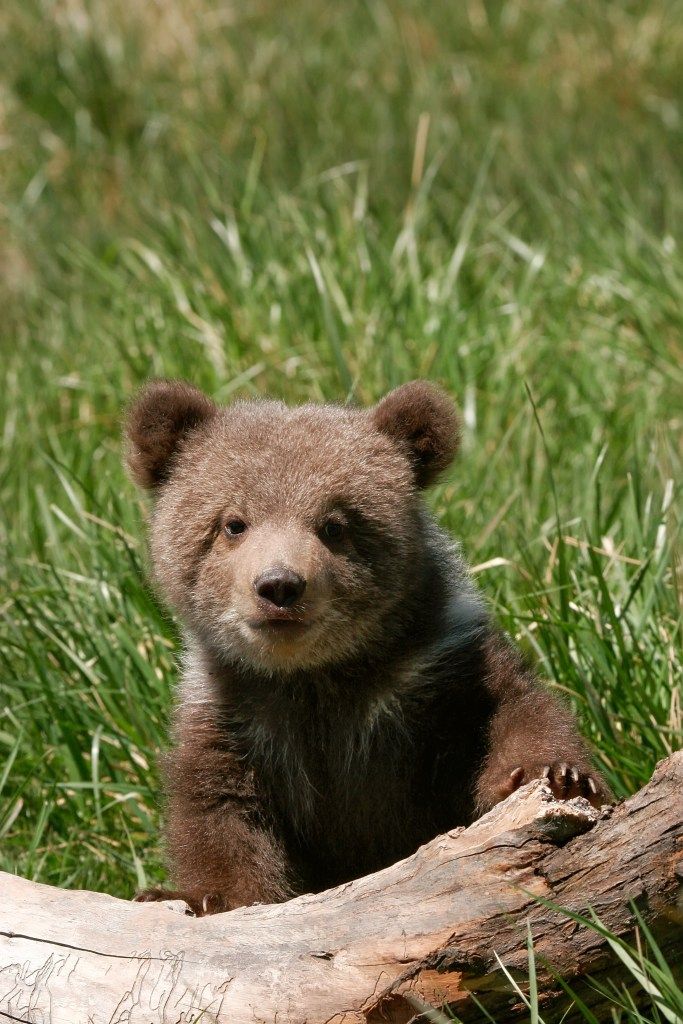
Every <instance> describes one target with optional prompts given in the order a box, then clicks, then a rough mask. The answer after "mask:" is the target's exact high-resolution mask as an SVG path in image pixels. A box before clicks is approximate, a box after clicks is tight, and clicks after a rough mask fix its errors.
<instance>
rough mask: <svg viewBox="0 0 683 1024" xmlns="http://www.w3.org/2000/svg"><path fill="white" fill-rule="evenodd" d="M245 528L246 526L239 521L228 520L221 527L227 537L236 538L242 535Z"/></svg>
mask: <svg viewBox="0 0 683 1024" xmlns="http://www.w3.org/2000/svg"><path fill="white" fill-rule="evenodd" d="M246 528H247V524H246V523H243V522H242V520H241V519H230V520H229V522H227V523H226V524H225V526H224V527H223V529H224V530H225V532H226V533H227V535H228V537H238V536H239V534H240V533H244V531H245V530H246Z"/></svg>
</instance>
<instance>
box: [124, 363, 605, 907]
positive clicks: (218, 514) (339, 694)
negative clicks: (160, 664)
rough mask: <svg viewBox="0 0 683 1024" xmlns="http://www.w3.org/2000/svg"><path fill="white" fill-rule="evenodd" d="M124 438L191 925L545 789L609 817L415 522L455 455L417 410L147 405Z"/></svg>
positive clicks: (442, 404)
mask: <svg viewBox="0 0 683 1024" xmlns="http://www.w3.org/2000/svg"><path fill="white" fill-rule="evenodd" d="M128 439H129V455H128V458H129V464H130V465H131V469H132V472H133V475H134V476H135V478H136V479H137V480H138V481H139V482H140V483H142V484H143V485H144V486H147V487H150V488H152V489H153V491H154V494H155V508H154V514H153V520H152V529H151V537H152V554H153V562H154V570H155V576H156V579H157V582H158V584H159V586H160V588H161V590H162V592H163V593H164V595H165V596H166V598H167V600H168V601H169V602H170V604H171V605H172V606H173V607H174V608H175V610H176V611H177V612H178V613H179V614H180V616H181V619H182V621H183V624H184V627H185V633H186V653H185V671H184V675H183V680H182V683H181V688H180V694H179V699H178V705H177V711H176V724H175V736H174V740H175V743H174V747H173V749H172V751H171V752H170V753H169V755H168V756H167V758H166V778H167V794H168V815H167V839H168V854H169V860H170V865H171V870H172V874H173V881H174V884H175V885H176V887H177V892H178V893H179V894H181V895H183V896H184V897H185V898H187V899H188V901H189V902H190V903H191V905H192V906H193V907H194V908H195V910H196V911H197V912H198V913H211V912H215V911H217V910H223V909H230V908H232V907H235V906H240V905H243V904H248V903H253V902H274V901H278V900H282V899H285V898H287V897H288V896H290V895H293V894H295V893H297V892H302V891H308V890H320V889H323V888H326V887H328V886H331V885H334V884H337V883H339V882H343V881H346V880H348V879H350V878H353V877H357V876H358V875H361V874H365V873H367V872H369V871H372V870H376V869H378V868H381V867H383V866H385V865H386V864H389V863H391V862H392V861H394V860H397V859H399V858H400V857H403V856H406V855H407V854H409V853H410V852H412V851H413V850H414V849H415V848H416V847H417V846H418V845H420V844H421V843H423V842H425V841H427V840H428V839H430V838H432V837H433V836H434V835H436V834H438V833H439V832H442V831H445V830H447V829H450V828H453V827H454V826H457V825H461V824H467V823H468V822H470V821H471V820H472V819H473V818H474V817H475V816H476V815H477V814H478V813H481V812H482V811H484V810H486V809H488V808H489V807H491V806H493V804H495V803H496V802H497V801H498V800H500V799H503V798H504V797H505V796H506V795H507V794H508V793H510V792H512V790H513V789H514V788H516V786H518V785H520V784H521V783H522V782H524V781H527V780H528V779H531V778H534V777H537V776H540V775H541V774H543V773H544V772H545V774H547V776H548V778H549V781H550V784H551V786H552V788H553V789H554V791H555V792H556V793H557V795H558V796H569V795H574V794H576V793H583V794H584V795H586V796H587V797H588V798H589V799H591V800H592V801H593V802H594V803H599V802H600V801H602V800H605V799H607V798H608V796H609V794H608V791H607V789H606V787H605V785H604V783H603V782H602V780H600V778H599V776H597V775H596V774H595V773H594V772H592V770H591V768H590V763H589V759H588V756H587V752H586V750H585V747H584V745H583V743H582V741H581V740H580V738H579V737H578V735H577V732H576V729H575V727H574V724H573V722H572V719H571V717H570V715H569V714H568V712H567V711H566V709H565V708H564V707H563V706H562V705H561V704H560V703H559V702H558V701H557V700H556V699H555V698H554V697H553V696H552V695H551V694H549V693H548V692H547V691H546V690H545V689H543V688H542V687H540V686H539V685H538V683H537V681H536V679H535V677H534V675H533V673H532V672H531V671H530V670H529V669H528V668H526V667H525V666H524V665H523V664H522V662H521V660H520V657H519V655H518V654H517V653H516V652H515V650H514V649H513V648H512V647H511V645H510V644H509V643H508V641H507V640H505V639H504V638H503V637H502V636H501V635H500V634H499V633H498V632H497V631H496V630H495V628H494V627H493V626H492V624H491V623H490V621H489V617H488V615H487V613H486V611H485V608H484V606H483V604H482V602H481V600H480V598H479V597H478V595H477V593H476V591H475V590H474V588H473V585H472V583H471V582H470V580H469V578H468V576H467V573H466V570H465V568H464V566H463V563H462V562H461V560H460V557H459V555H458V553H457V551H456V550H454V548H453V545H452V543H451V542H450V541H449V539H448V538H447V537H446V536H445V534H444V533H443V532H442V531H441V530H439V529H438V527H437V526H436V524H435V523H434V522H433V520H432V519H431V517H430V516H429V514H428V513H427V511H426V509H425V508H424V506H423V504H422V500H421V497H420V494H419V490H420V488H422V487H424V486H426V485H427V484H428V483H430V482H432V481H433V480H434V479H435V477H436V476H437V474H438V472H439V471H440V470H442V469H443V468H445V466H446V465H447V464H448V462H449V461H450V459H451V458H452V457H453V455H454V453H455V450H456V447H457V421H456V417H455V412H454V410H453V408H452V405H451V403H450V401H449V399H448V398H447V397H446V395H445V394H444V393H443V392H441V391H440V390H439V389H437V388H435V387H434V386H433V385H429V384H427V383H425V382H413V383H412V384H409V385H405V386H404V387H402V388H399V389H397V390H396V391H394V392H392V393H391V394H390V395H388V396H387V397H386V398H385V399H383V401H382V402H380V403H379V404H378V405H377V406H376V407H375V408H374V409H371V410H367V411H365V410H358V409H351V408H345V407H339V406H315V405H308V406H302V407H300V408H295V409H288V408H287V407H286V406H284V405H282V404H280V403H276V402H242V403H236V404H235V405H233V406H231V407H229V408H227V409H224V408H218V407H216V406H214V405H213V403H211V402H210V401H209V399H207V398H205V397H204V396H203V395H202V394H201V392H198V391H196V389H194V388H191V387H190V386H189V385H185V384H181V383H177V384H174V383H173V382H162V383H158V384H151V385H148V386H147V388H146V389H145V390H144V391H143V392H142V395H141V397H140V398H139V399H138V402H137V403H136V404H135V405H134V406H133V408H132V411H131V414H130V419H129V428H128ZM330 523H333V524H335V526H334V529H333V531H332V533H330V534H329V535H328V533H327V532H326V531H328V528H329V524H330ZM235 524H237V527H235ZM240 524H241V525H240ZM226 528H227V529H226ZM283 572H286V573H287V574H288V575H287V578H289V577H291V578H294V579H298V580H300V581H302V582H303V585H304V590H303V593H301V594H298V593H297V596H296V599H295V600H292V602H291V604H289V603H288V604H286V605H285V604H284V603H283V604H282V605H277V606H276V605H274V604H273V603H272V601H271V600H270V598H269V597H268V596H267V595H269V594H272V591H271V590H267V589H266V590H264V591H263V592H261V591H260V590H259V581H261V580H263V579H265V578H266V577H268V578H269V579H270V576H271V575H272V574H273V573H275V574H276V575H277V573H283ZM282 578H283V579H285V577H284V576H283V577H282ZM278 593H279V591H278ZM264 595H266V596H264ZM163 895H164V890H151V891H148V892H147V893H146V894H142V896H141V897H140V898H143V899H158V898H162V897H163Z"/></svg>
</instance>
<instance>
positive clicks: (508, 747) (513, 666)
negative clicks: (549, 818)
mask: <svg viewBox="0 0 683 1024" xmlns="http://www.w3.org/2000/svg"><path fill="white" fill-rule="evenodd" d="M484 665H485V686H486V689H487V690H488V692H489V695H490V696H491V697H492V698H493V700H494V705H493V713H492V715H491V719H490V722H489V728H488V736H487V750H488V752H487V755H486V758H485V760H484V763H483V766H482V769H481V772H480V774H479V777H478V779H477V782H476V800H477V809H478V810H479V812H480V813H483V812H484V811H487V810H489V809H490V808H491V807H493V806H494V805H495V804H497V803H498V802H499V801H501V800H504V799H505V798H506V797H508V796H510V794H511V793H513V792H514V791H515V790H516V789H518V788H519V787H520V786H522V785H524V784H525V783H527V782H531V781H532V780H533V779H540V778H543V779H545V780H546V781H547V783H548V785H549V786H550V788H551V790H552V792H553V794H554V795H555V797H557V798H558V799H561V800H569V799H571V798H573V797H575V796H583V797H585V798H586V799H587V800H589V801H590V803H591V804H592V805H593V806H594V807H600V806H601V805H602V804H604V803H609V802H611V801H612V799H613V797H612V794H611V793H610V791H609V788H608V787H607V785H606V783H605V782H604V780H603V779H602V778H601V776H600V774H599V773H598V772H597V771H595V769H594V768H593V767H592V766H591V763H590V758H589V755H588V752H587V749H586V746H585V744H584V742H583V740H582V739H581V737H580V736H579V733H578V731H577V728H576V724H575V722H574V720H573V717H572V715H571V713H570V712H569V710H568V709H567V708H566V707H564V705H563V704H562V703H561V702H560V701H559V700H557V699H556V698H555V696H554V695H553V694H551V693H549V692H548V691H547V690H545V689H544V688H543V687H542V686H541V685H540V684H539V682H538V681H537V680H536V678H535V677H534V675H533V673H532V672H530V671H529V670H528V669H527V668H526V667H525V666H524V664H523V662H522V659H521V658H520V656H519V654H518V653H517V652H516V651H515V650H514V648H512V646H511V645H510V644H509V643H508V642H507V641H506V640H505V639H504V638H503V637H501V636H498V635H495V634H494V635H492V636H491V637H490V638H489V639H488V640H487V642H486V644H485V648H484Z"/></svg>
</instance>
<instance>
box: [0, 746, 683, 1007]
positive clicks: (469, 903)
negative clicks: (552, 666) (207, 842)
mask: <svg viewBox="0 0 683 1024" xmlns="http://www.w3.org/2000/svg"><path fill="white" fill-rule="evenodd" d="M682 819H683V753H678V754H675V755H673V756H672V757H670V758H669V759H668V760H666V761H663V762H661V763H660V765H658V767H657V770H656V771H655V774H654V776H653V778H652V780H651V781H650V782H649V783H648V785H647V786H645V787H644V788H643V789H642V790H641V791H640V792H639V793H637V794H636V795H635V796H633V797H631V798H630V799H629V800H627V801H626V802H625V803H623V804H621V805H619V806H617V807H616V808H614V809H608V810H603V812H602V814H600V813H599V812H597V811H595V810H594V809H593V808H592V807H590V806H589V804H588V803H587V802H586V801H585V800H581V799H577V800H572V801H567V802H557V801H555V800H554V799H553V797H552V794H551V793H550V791H549V789H547V787H546V786H544V784H543V783H542V782H540V781H538V782H533V783H531V784H529V785H528V786H525V787H523V789H520V790H519V791H518V792H517V793H515V794H513V795H512V796H511V797H510V798H509V799H508V800H506V801H505V802H504V803H503V804H499V805H498V806H497V807H495V808H494V809H493V810H492V811H490V812H489V813H488V814H487V815H485V816H484V817H483V818H481V819H480V820H479V821H477V822H475V823H474V824H473V825H471V826H470V827H469V828H468V829H456V830H454V831H452V832H449V833H447V834H446V835H443V836H438V837H437V838H436V839H434V840H433V841H432V842H430V843H428V844H427V845H426V846H423V847H422V848H421V849H419V850H418V851H417V852H416V853H415V854H414V855H413V856H411V857H408V858H407V859H406V860H403V861H400V862H399V863H398V864H394V865H392V866H391V867H389V868H386V869H385V870H383V871H379V872H377V873H376V874H374V875H369V876H367V877H366V878H361V879H358V880H357V881H354V882H350V883H348V884H346V885H342V886H339V887H338V888H336V889H331V890H329V891H328V892H324V893H319V894H317V895H306V896H301V897H299V898H297V899H294V900H290V901H289V902H288V903H283V904H278V905H271V906H253V907H245V908H241V909H239V910H234V911H232V912H230V913H227V914H219V915H216V916H214V917H207V918H202V919H199V920H197V919H194V918H192V917H189V916H186V915H185V914H183V913H182V911H183V909H184V906H183V905H182V904H175V905H173V906H172V905H170V904H155V903H149V904H137V903H128V902H126V901H125V900H120V899H115V898H114V897H111V896H106V895H104V894H101V893H91V892H75V891H65V890H60V889H55V888H52V887H50V886H46V885H39V884H37V883H34V882H30V881H27V880H26V879H22V878H16V877H14V876H11V875H7V874H0V894H1V901H0V907H1V908H2V909H1V910H0V1022H2V1021H3V1020H8V1021H23V1022H31V1024H48V1022H49V1024H122V1022H126V1024H161V1022H163V1024H181V1022H183V1024H193V1022H195V1021H196V1022H197V1024H199V1022H201V1024H210V1022H213V1024H254V1022H264V1024H265V1022H268V1024H276V1022H277V1024H380V1022H385V1021H390V1022H393V1024H407V1022H408V1021H409V1020H412V1019H414V1018H415V1017H416V1016H418V1015H419V1014H420V1013H421V1012H423V1011H425V1010H426V1009H427V1007H429V1006H433V1007H439V1006H442V1005H443V1004H449V1005H450V1006H451V1007H452V1008H453V1010H454V1011H455V1013H457V1015H458V1016H459V1017H460V1018H461V1019H463V1020H468V1021H469V1020H483V1019H484V1018H483V1016H482V1014H481V1011H480V1010H478V1009H477V1007H476V1005H475V1002H474V1001H473V999H472V994H473V993H474V994H475V995H476V997H477V999H479V1000H480V1001H481V1002H482V1003H483V1004H484V1005H485V1006H486V1008H487V1009H488V1011H489V1012H490V1013H492V1014H493V1015H494V1016H495V1017H496V1020H498V1021H514V1020H516V1019H520V1018H522V1017H523V1016H524V1007H523V1006H522V1005H521V1004H520V1001H519V999H518V997H515V996H514V995H513V994H512V992H511V989H510V986H509V983H507V982H506V980H505V978H504V975H503V972H502V971H501V970H500V967H499V965H498V962H497V960H496V956H495V955H494V954H495V953H497V954H498V956H499V957H500V959H501V961H502V962H503V963H504V964H505V965H506V967H507V968H508V970H509V971H510V972H511V973H512V974H513V976H514V977H516V978H519V979H524V978H525V977H526V965H527V957H526V939H527V924H528V925H529V927H530V929H531V933H532V935H533V939H534V946H535V950H536V957H537V961H538V962H540V963H541V966H540V967H539V990H540V991H542V998H543V1005H544V1017H545V1019H546V1020H552V1019H554V1018H555V1017H556V1016H557V1015H558V1014H560V1013H561V1012H562V1011H563V1010H564V1009H566V1005H567V1003H566V1000H565V997H563V996H562V995H561V992H558V990H559V989H560V986H559V985H558V984H557V983H556V982H555V981H554V980H553V976H552V973H551V972H549V971H548V970H547V969H546V968H545V967H544V966H542V963H544V962H547V963H549V964H550V965H552V967H553V968H554V970H555V971H556V972H557V973H559V974H560V975H562V976H563V977H564V978H566V979H567V980H568V981H569V982H570V984H572V986H573V987H574V988H575V989H576V990H577V991H581V993H582V995H583V996H585V997H586V998H587V999H589V1000H590V1001H591V1002H592V1004H593V1005H594V1006H595V1007H596V1013H598V1014H599V1008H600V997H599V995H597V994H596V993H595V992H592V990H591V989H590V988H589V987H588V986H586V985H584V988H583V989H582V988H581V986H582V984H584V983H583V982H582V979H584V978H585V976H586V975H587V974H588V973H589V972H590V973H591V974H593V975H597V976H602V977H609V978H617V977H618V970H619V968H618V962H617V961H616V960H615V959H614V957H613V955H612V954H611V953H610V950H609V948H608V946H607V945H606V944H605V943H604V942H603V941H602V940H601V938H600V936H599V935H596V934H595V932H593V931H591V930H589V929H587V928H584V927H582V926H579V925H577V924H576V923H575V922H573V921H571V920H569V919H567V918H566V917H564V916H563V915H561V914H558V913H555V912H554V911H552V910H551V909H550V908H549V907H548V906H547V904H545V903H539V902H538V900H537V899H536V897H541V898H543V899H545V900H551V901H552V902H554V903H557V904H560V905H562V906H564V907H567V908H568V909H570V910H572V911H575V912H579V913H581V912H584V911H586V909H587V907H588V906H589V905H590V906H592V907H593V908H594V909H595V911H596V912H597V913H598V915H599V916H600V918H601V919H602V921H603V923H604V924H605V925H607V926H608V927H609V928H610V929H612V930H613V931H615V932H617V933H618V934H620V935H628V934H630V933H631V932H632V931H633V927H634V916H633V912H632V906H631V904H632V903H634V904H635V905H636V906H637V907H638V909H639V910H640V912H641V913H642V915H643V918H644V919H645V921H646V922H647V923H648V925H649V926H650V927H651V928H652V929H653V930H654V932H655V934H656V937H657V939H658V941H659V943H660V944H661V946H662V948H663V950H664V952H665V954H667V955H668V957H669V962H670V963H676V962H680V961H683V927H682V926H683V914H682V913H681V886H682V882H683V864H682V862H681V844H682V842H683V838H682V832H683V827H682ZM172 909H175V910H179V911H180V913H171V910H172ZM520 984H522V985H523V980H520ZM527 1016H528V1011H527ZM422 1019H424V1020H426V1019H428V1018H427V1017H424V1018H422Z"/></svg>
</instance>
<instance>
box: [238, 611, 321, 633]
mask: <svg viewBox="0 0 683 1024" xmlns="http://www.w3.org/2000/svg"><path fill="white" fill-rule="evenodd" d="M247 625H248V626H249V627H250V629H253V630H256V631H257V632H259V633H264V634H269V633H270V634H272V635H273V636H277V635H279V634H281V635H286V636H296V635H297V633H303V632H305V631H306V630H307V629H309V628H310V627H311V626H312V625H313V622H312V620H310V619H309V620H303V619H299V618H294V617H293V616H287V617H284V616H277V617H270V616H269V617H266V618H263V619H248V620H247Z"/></svg>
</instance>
